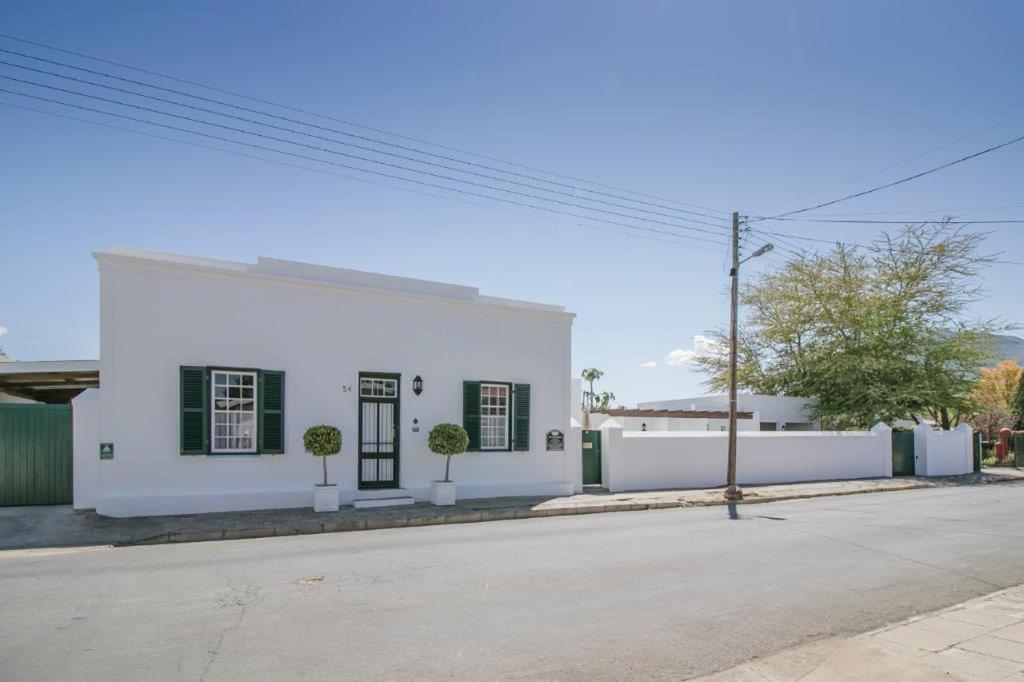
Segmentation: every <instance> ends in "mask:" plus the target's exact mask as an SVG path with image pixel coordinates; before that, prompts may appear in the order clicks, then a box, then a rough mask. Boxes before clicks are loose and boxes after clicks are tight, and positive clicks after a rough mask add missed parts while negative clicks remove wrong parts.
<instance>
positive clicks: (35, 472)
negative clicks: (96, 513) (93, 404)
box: [0, 404, 71, 507]
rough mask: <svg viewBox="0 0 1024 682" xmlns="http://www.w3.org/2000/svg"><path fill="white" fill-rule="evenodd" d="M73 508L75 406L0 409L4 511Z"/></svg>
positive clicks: (0, 497) (1, 501) (0, 483)
mask: <svg viewBox="0 0 1024 682" xmlns="http://www.w3.org/2000/svg"><path fill="white" fill-rule="evenodd" d="M70 503H71V406H70V405H28V404H25V405H22V404H14V405H6V404H4V405H0V507H12V506H16V505H23V504H70Z"/></svg>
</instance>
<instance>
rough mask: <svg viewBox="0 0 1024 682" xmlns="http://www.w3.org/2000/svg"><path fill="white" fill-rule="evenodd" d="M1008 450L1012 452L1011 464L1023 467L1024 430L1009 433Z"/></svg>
mask: <svg viewBox="0 0 1024 682" xmlns="http://www.w3.org/2000/svg"><path fill="white" fill-rule="evenodd" d="M1010 452H1011V453H1013V454H1012V457H1013V466H1015V467H1024V432H1021V431H1014V432H1013V433H1012V434H1010Z"/></svg>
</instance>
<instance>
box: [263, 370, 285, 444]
mask: <svg viewBox="0 0 1024 682" xmlns="http://www.w3.org/2000/svg"><path fill="white" fill-rule="evenodd" d="M257 389H258V391H259V448H258V449H259V451H260V452H261V453H262V454H265V455H282V454H284V372H277V371H271V370H260V373H259V385H258V387H257Z"/></svg>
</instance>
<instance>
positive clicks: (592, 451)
mask: <svg viewBox="0 0 1024 682" xmlns="http://www.w3.org/2000/svg"><path fill="white" fill-rule="evenodd" d="M583 485H601V432H600V431H584V432H583Z"/></svg>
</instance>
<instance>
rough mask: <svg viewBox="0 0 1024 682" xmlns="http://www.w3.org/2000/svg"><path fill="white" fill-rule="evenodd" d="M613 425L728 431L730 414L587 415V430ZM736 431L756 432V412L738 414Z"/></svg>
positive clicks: (647, 412) (621, 411)
mask: <svg viewBox="0 0 1024 682" xmlns="http://www.w3.org/2000/svg"><path fill="white" fill-rule="evenodd" d="M610 421H611V422H614V423H615V425H617V426H621V427H622V428H623V429H625V430H626V431H727V430H728V429H729V413H728V412H727V411H722V410H667V409H665V410H660V409H657V410H655V409H635V410H633V409H624V408H623V409H613V410H607V411H605V412H594V413H591V415H590V427H591V428H592V429H599V428H601V426H602V425H604V424H606V423H608V422H610ZM736 428H737V430H739V431H757V430H758V429H759V428H760V421H759V418H758V414H757V412H737V414H736Z"/></svg>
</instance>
